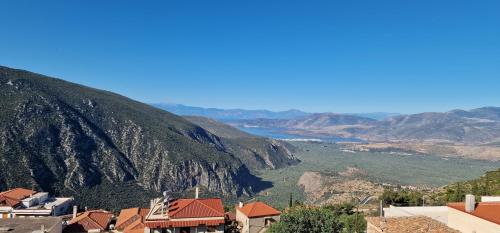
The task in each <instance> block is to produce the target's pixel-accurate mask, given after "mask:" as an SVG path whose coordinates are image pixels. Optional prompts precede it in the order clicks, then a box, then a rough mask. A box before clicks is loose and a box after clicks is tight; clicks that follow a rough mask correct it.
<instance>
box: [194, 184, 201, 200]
mask: <svg viewBox="0 0 500 233" xmlns="http://www.w3.org/2000/svg"><path fill="white" fill-rule="evenodd" d="M195 192H196V193H195V194H194V198H196V199H198V197H199V195H200V189H199V188H198V187H196V191H195Z"/></svg>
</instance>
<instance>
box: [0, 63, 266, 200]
mask: <svg viewBox="0 0 500 233" xmlns="http://www.w3.org/2000/svg"><path fill="white" fill-rule="evenodd" d="M226 147H227V145H225V144H224V142H223V140H221V139H220V138H219V137H218V136H216V135H214V134H212V133H210V132H208V131H206V130H204V129H203V128H201V127H199V126H196V125H194V124H192V123H190V122H189V121H187V120H185V119H183V118H181V117H178V116H176V115H173V114H170V113H168V112H165V111H162V110H159V109H156V108H153V107H150V106H148V105H146V104H142V103H139V102H136V101H133V100H131V99H128V98H126V97H123V96H120V95H117V94H114V93H110V92H106V91H100V90H96V89H92V88H88V87H84V86H81V85H77V84H72V83H68V82H65V81H62V80H58V79H53V78H49V77H45V76H41V75H37V74H34V73H30V72H26V71H20V70H14V69H9V68H5V67H0V190H3V189H6V188H10V187H14V186H24V187H34V188H36V189H42V190H45V191H51V192H54V193H61V192H63V193H70V194H71V193H74V194H75V195H78V194H79V193H84V192H83V191H82V192H81V190H85V189H90V188H93V187H95V186H99V185H101V184H104V183H111V184H114V185H115V186H114V187H115V188H116V187H118V189H119V185H118V186H116V184H121V183H124V184H125V183H133V184H134V185H138V186H140V187H142V188H144V190H149V191H151V192H160V191H171V192H180V191H183V190H187V189H190V188H192V187H194V186H201V187H203V188H205V189H206V190H208V191H210V192H216V193H220V194H224V195H244V194H252V193H253V191H255V190H257V191H258V190H259V189H260V188H261V186H262V185H263V183H262V182H261V181H260V180H259V179H258V178H257V177H255V176H253V175H252V174H251V172H250V170H249V169H248V168H247V166H245V164H244V163H242V161H241V160H240V159H239V158H238V157H237V156H236V155H234V154H233V153H232V152H231V151H230V150H228V149H227V148H226ZM114 191H116V192H117V193H119V190H114ZM127 195H133V194H130V193H129V194H127ZM118 198H120V197H118Z"/></svg>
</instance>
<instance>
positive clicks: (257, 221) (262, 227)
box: [248, 215, 280, 233]
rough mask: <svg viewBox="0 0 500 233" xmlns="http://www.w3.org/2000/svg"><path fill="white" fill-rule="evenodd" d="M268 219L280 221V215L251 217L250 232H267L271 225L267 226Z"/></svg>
mask: <svg viewBox="0 0 500 233" xmlns="http://www.w3.org/2000/svg"><path fill="white" fill-rule="evenodd" d="M266 219H273V220H274V222H279V221H280V216H279V215H278V216H266V217H261V218H251V219H250V226H249V232H248V233H259V232H265V231H266V230H267V228H269V226H266Z"/></svg>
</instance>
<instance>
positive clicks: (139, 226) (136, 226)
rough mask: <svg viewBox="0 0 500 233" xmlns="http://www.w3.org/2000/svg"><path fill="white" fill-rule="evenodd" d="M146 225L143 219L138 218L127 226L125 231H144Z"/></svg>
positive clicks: (139, 232) (128, 232)
mask: <svg viewBox="0 0 500 233" xmlns="http://www.w3.org/2000/svg"><path fill="white" fill-rule="evenodd" d="M144 227H145V225H144V222H143V221H142V219H137V220H135V221H134V222H132V223H131V224H129V225H128V226H127V227H125V229H123V233H144Z"/></svg>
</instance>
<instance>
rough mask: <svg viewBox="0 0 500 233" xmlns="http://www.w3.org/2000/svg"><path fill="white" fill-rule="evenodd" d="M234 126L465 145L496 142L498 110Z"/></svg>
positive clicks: (328, 116)
mask: <svg viewBox="0 0 500 233" xmlns="http://www.w3.org/2000/svg"><path fill="white" fill-rule="evenodd" d="M231 124H232V125H234V126H237V127H258V128H277V129H280V130H281V131H283V132H287V133H293V134H296V135H297V134H298V135H307V136H314V135H316V136H325V135H332V136H340V137H355V138H361V139H366V140H369V141H397V140H406V141H408V140H417V141H427V142H452V143H467V144H486V143H487V144H498V142H500V108H498V107H484V108H478V109H472V110H470V111H465V110H453V111H449V112H443V113H439V112H428V113H419V114H410V115H398V116H393V117H389V118H386V119H383V120H374V119H371V118H366V117H359V116H354V115H345V114H332V113H318V114H312V115H308V116H304V117H300V118H296V119H252V120H239V121H234V122H231Z"/></svg>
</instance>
